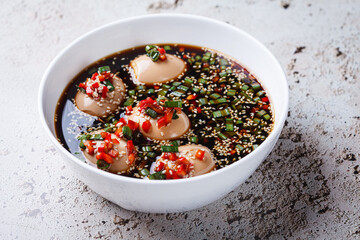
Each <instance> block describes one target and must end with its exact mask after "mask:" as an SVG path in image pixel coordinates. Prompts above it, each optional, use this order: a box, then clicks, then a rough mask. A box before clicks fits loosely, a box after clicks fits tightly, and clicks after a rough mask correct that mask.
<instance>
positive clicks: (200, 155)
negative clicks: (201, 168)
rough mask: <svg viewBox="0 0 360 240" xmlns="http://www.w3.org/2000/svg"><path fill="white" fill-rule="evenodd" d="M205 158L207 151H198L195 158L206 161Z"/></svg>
mask: <svg viewBox="0 0 360 240" xmlns="http://www.w3.org/2000/svg"><path fill="white" fill-rule="evenodd" d="M204 156H205V151H203V150H200V149H199V150H197V151H196V154H195V157H196V158H197V159H199V160H204Z"/></svg>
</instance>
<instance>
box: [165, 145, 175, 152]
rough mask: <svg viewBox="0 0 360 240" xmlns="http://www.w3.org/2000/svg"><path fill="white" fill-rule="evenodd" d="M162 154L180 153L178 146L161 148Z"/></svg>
mask: <svg viewBox="0 0 360 240" xmlns="http://www.w3.org/2000/svg"><path fill="white" fill-rule="evenodd" d="M161 151H162V152H179V148H178V146H161Z"/></svg>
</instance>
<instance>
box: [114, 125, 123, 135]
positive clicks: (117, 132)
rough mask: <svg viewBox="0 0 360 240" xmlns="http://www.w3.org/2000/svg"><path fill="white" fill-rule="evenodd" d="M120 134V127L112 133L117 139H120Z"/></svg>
mask: <svg viewBox="0 0 360 240" xmlns="http://www.w3.org/2000/svg"><path fill="white" fill-rule="evenodd" d="M120 133H122V127H119V128H118V129H116V131H115V132H114V134H115V135H116V136H118V137H120Z"/></svg>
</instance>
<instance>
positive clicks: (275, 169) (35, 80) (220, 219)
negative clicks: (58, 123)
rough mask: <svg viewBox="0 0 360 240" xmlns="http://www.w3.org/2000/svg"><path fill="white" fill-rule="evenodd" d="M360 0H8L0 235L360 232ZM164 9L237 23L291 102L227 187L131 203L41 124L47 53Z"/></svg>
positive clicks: (309, 235) (2, 61)
mask: <svg viewBox="0 0 360 240" xmlns="http://www.w3.org/2000/svg"><path fill="white" fill-rule="evenodd" d="M359 9H360V1H357V0H353V1H350V0H338V1H336V0H317V1H310V0H307V1H302V0H298V1H295V0H292V1H291V0H288V1H280V0H245V1H236V0H233V1H220V0H219V1H215V0H203V1H190V0H176V1H170V0H168V1H156V0H146V1H131V0H126V1H125V0H124V1H115V0H112V1H85V0H79V1H40V0H37V1H19V0H17V1H8V2H7V3H6V4H5V3H3V4H2V6H1V10H0V13H1V15H0V26H1V28H0V43H1V48H0V53H1V58H0V66H1V71H2V74H3V77H1V80H0V81H1V85H0V90H1V91H0V92H1V98H0V107H1V112H2V113H1V117H0V121H1V124H0V126H1V135H0V180H1V183H0V239H95V238H96V239H117V238H123V239H152V238H153V239H222V238H224V239H226V238H229V239H239V238H246V239H314V238H316V239H359V238H360V205H359V202H360V184H359V182H360V181H359V176H360V175H359V171H360V167H359V163H360V154H359V153H360V151H359V149H360V147H359V143H360V135H359V132H360V108H359V104H360V94H359V90H360V79H359V76H358V73H359V68H360V67H359V66H360V10H359ZM157 12H177V13H191V14H198V15H203V16H208V17H213V18H216V19H219V20H221V21H225V22H228V23H230V24H232V25H235V26H237V27H240V28H242V29H243V30H245V31H247V32H248V33H250V34H252V35H253V36H254V37H256V38H257V39H259V40H260V41H261V42H263V43H264V44H265V45H266V46H267V47H268V48H269V49H270V50H271V51H272V52H273V54H274V55H275V56H276V57H277V58H278V60H279V61H280V63H281V65H282V67H283V69H284V71H285V73H286V75H287V77H288V82H289V86H290V92H291V93H290V111H289V117H288V120H287V122H286V125H285V128H284V130H283V132H282V134H281V137H280V139H279V141H278V143H277V145H276V147H275V149H274V151H273V152H272V153H271V154H270V156H269V157H268V158H267V159H266V160H265V161H264V163H263V164H262V165H261V166H260V168H259V169H258V170H257V171H256V172H255V173H254V174H253V175H252V177H250V178H249V179H248V180H247V181H246V183H244V184H243V185H241V186H240V187H238V188H237V189H236V190H235V191H233V192H231V193H230V194H228V195H227V196H226V197H225V198H223V199H221V200H219V201H217V202H215V203H213V204H211V205H208V206H206V207H203V208H201V209H198V210H194V211H190V212H185V213H178V214H145V213H136V212H131V211H127V210H124V209H122V208H120V207H118V206H116V205H114V204H112V203H111V202H108V201H107V200H105V199H103V198H102V197H100V196H99V195H97V194H96V193H94V192H92V191H91V190H89V189H88V188H87V187H86V186H85V185H84V184H82V183H81V182H80V181H79V180H77V178H76V176H75V175H74V174H73V173H72V171H71V169H68V167H66V166H65V165H64V162H63V160H62V158H61V157H60V155H59V154H58V153H57V151H56V150H55V148H54V147H53V145H52V144H51V142H50V140H49V139H48V136H47V135H46V134H45V131H44V129H43V127H42V126H41V125H40V122H39V116H38V110H37V94H38V87H39V83H40V79H41V77H42V74H43V73H44V71H45V69H46V67H47V66H48V64H49V63H50V61H51V60H52V59H53V58H54V57H55V56H56V55H57V54H58V53H59V51H60V50H62V49H63V48H64V47H66V46H67V45H68V44H69V43H70V42H71V41H73V40H74V39H76V38H78V37H79V36H81V35H83V34H84V33H86V32H88V31H89V30H92V29H94V28H96V27H99V26H101V25H103V24H106V23H109V22H112V21H115V20H118V19H122V18H125V17H130V16H136V15H142V14H151V13H157Z"/></svg>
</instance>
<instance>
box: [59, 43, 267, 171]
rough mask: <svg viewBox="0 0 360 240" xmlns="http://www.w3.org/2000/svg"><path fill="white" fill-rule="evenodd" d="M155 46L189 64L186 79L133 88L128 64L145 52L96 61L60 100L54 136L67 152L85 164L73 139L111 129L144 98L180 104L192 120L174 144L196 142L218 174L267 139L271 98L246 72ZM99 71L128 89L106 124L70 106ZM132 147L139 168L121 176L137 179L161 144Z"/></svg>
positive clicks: (184, 50)
mask: <svg viewBox="0 0 360 240" xmlns="http://www.w3.org/2000/svg"><path fill="white" fill-rule="evenodd" d="M157 46H159V47H164V46H167V47H166V53H167V54H174V55H177V56H180V57H181V58H182V59H183V60H184V61H185V62H186V63H187V71H186V73H185V74H184V76H182V77H180V78H178V79H174V80H173V81H171V82H169V83H167V84H162V85H161V86H160V88H159V89H154V87H153V86H143V85H135V84H134V83H133V81H132V80H131V75H130V74H129V72H128V65H129V63H130V61H131V60H132V59H134V58H136V57H137V56H139V55H142V54H145V53H146V52H145V46H140V47H136V48H132V49H128V50H124V51H121V52H117V53H114V54H112V55H110V56H107V57H105V58H103V59H100V60H98V61H97V62H95V63H93V64H91V65H90V66H88V67H87V68H85V69H84V70H83V71H81V72H80V73H79V74H78V75H77V76H76V77H75V78H74V79H73V80H72V81H71V83H70V84H69V85H68V86H67V88H66V89H65V91H64V93H63V94H62V96H61V98H60V100H59V103H58V107H57V109H56V115H55V129H56V134H57V137H58V139H59V141H60V142H61V143H62V144H63V146H64V147H65V148H66V149H67V150H69V151H70V152H71V153H72V154H74V155H75V156H78V157H79V158H80V159H84V158H83V156H82V154H81V150H80V148H79V143H80V141H79V140H78V139H77V137H78V136H79V135H80V134H83V133H85V132H90V131H92V130H94V129H97V128H106V127H111V126H114V125H112V124H113V123H114V122H115V121H116V120H119V119H120V118H121V117H123V116H124V112H125V106H124V104H125V105H129V104H131V103H132V104H131V105H132V106H133V107H134V106H136V105H137V103H138V102H139V101H141V100H143V99H146V98H147V97H151V98H153V99H157V98H159V97H167V98H168V99H169V100H172V99H181V100H182V102H183V104H182V111H183V112H184V113H186V114H187V116H188V117H189V119H190V121H191V131H189V132H188V133H187V134H185V135H184V136H183V137H182V138H180V139H179V140H180V142H179V140H177V143H176V144H179V145H185V144H191V143H196V144H201V145H204V146H207V147H208V148H209V149H211V150H212V152H213V154H214V156H215V161H216V168H217V169H219V168H222V167H224V166H227V165H229V164H231V163H233V162H235V161H237V160H239V159H241V158H242V157H244V156H246V155H247V154H249V153H250V152H252V151H253V150H254V149H255V148H256V147H258V146H259V144H261V143H262V142H263V141H264V140H265V139H266V137H267V136H268V135H269V134H270V132H271V130H272V127H273V114H272V112H271V106H270V103H269V99H268V97H267V95H266V92H265V91H264V89H263V88H262V86H261V85H260V84H259V82H258V81H257V80H256V79H255V77H254V76H252V75H251V74H250V73H249V72H248V71H247V70H246V69H245V68H243V67H242V66H241V65H239V64H238V63H237V62H235V61H232V60H231V59H229V58H226V57H224V56H222V55H221V54H220V53H216V52H214V51H211V50H207V49H204V48H201V47H197V46H190V45H178V44H158V45H157ZM101 66H109V67H110V69H111V72H112V73H117V74H118V76H119V77H120V78H121V79H122V80H123V82H124V83H125V84H126V86H127V90H126V97H125V100H124V102H123V103H122V104H121V107H120V112H119V113H118V114H115V115H112V116H109V117H107V118H104V119H98V118H97V117H94V116H90V115H88V114H85V113H82V112H81V111H79V110H78V109H77V107H76V106H75V104H74V101H73V99H74V97H75V95H76V92H77V91H78V89H77V86H78V84H79V83H81V82H84V81H85V80H86V78H88V77H91V75H92V74H93V73H94V72H96V71H97V69H98V67H101ZM130 90H135V91H130ZM134 92H135V95H134ZM194 96H195V97H194ZM131 99H133V100H134V101H133V102H132V101H131ZM155 127H156V126H155ZM138 135H141V134H140V133H138ZM134 143H135V144H136V145H137V146H138V161H137V167H136V168H135V169H132V171H131V172H129V173H126V174H125V175H127V176H130V177H141V175H140V174H139V172H140V171H141V170H142V169H143V168H147V169H149V168H150V166H151V164H152V163H153V162H155V161H156V157H157V156H160V155H161V148H160V144H159V141H152V140H151V139H145V137H143V136H137V137H136V139H134ZM145 145H152V146H153V147H154V149H155V150H154V153H153V154H152V155H151V156H150V155H147V154H148V153H147V152H142V146H145ZM155 153H156V154H155Z"/></svg>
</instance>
